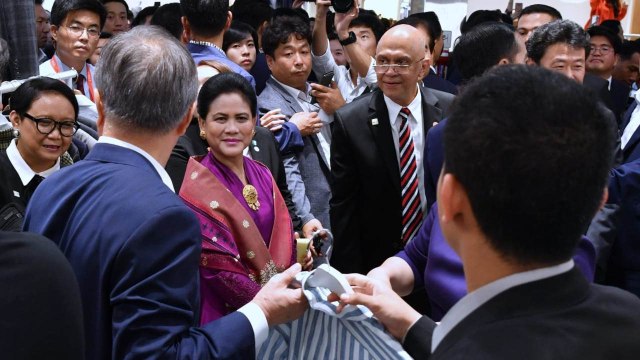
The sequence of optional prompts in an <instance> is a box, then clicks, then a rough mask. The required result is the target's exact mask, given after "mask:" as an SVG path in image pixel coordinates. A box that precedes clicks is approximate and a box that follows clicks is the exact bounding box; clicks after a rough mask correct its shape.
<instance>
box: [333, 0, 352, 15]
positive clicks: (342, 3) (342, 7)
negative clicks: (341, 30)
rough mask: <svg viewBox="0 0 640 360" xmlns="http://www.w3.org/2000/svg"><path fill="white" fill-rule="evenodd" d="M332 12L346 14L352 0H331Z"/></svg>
mask: <svg viewBox="0 0 640 360" xmlns="http://www.w3.org/2000/svg"><path fill="white" fill-rule="evenodd" d="M331 6H333V10H335V12H339V13H346V12H348V11H349V10H351V8H352V7H353V0H331Z"/></svg>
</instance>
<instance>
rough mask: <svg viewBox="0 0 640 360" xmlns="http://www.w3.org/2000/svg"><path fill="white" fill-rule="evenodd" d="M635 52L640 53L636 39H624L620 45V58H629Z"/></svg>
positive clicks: (639, 45)
mask: <svg viewBox="0 0 640 360" xmlns="http://www.w3.org/2000/svg"><path fill="white" fill-rule="evenodd" d="M635 53H640V44H639V43H638V42H636V41H629V40H625V41H623V42H622V46H621V47H620V52H619V53H618V55H619V56H620V60H629V59H631V57H632V56H633V54H635Z"/></svg>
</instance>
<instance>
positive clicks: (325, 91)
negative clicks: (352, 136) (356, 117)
mask: <svg viewBox="0 0 640 360" xmlns="http://www.w3.org/2000/svg"><path fill="white" fill-rule="evenodd" d="M311 89H312V90H311V95H312V96H314V97H315V98H316V100H318V105H320V108H322V110H324V112H326V113H327V114H329V115H333V114H334V113H335V112H336V110H338V109H340V108H341V107H342V106H344V104H346V103H347V102H346V101H345V100H344V98H343V97H342V93H340V90H338V86H337V85H336V82H335V81H332V82H331V87H327V86H322V85H320V84H311Z"/></svg>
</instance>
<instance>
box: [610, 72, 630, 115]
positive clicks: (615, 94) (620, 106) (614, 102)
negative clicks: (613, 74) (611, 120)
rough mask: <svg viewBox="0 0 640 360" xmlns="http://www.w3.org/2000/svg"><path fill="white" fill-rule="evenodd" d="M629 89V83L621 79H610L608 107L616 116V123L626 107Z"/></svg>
mask: <svg viewBox="0 0 640 360" xmlns="http://www.w3.org/2000/svg"><path fill="white" fill-rule="evenodd" d="M629 91H631V87H630V86H629V85H627V84H626V83H624V82H622V81H619V80H616V79H611V90H609V96H610V97H611V106H610V109H611V111H613V114H614V115H615V116H616V120H617V121H618V124H620V120H621V118H622V115H624V111H625V110H626V109H627V101H628V99H629Z"/></svg>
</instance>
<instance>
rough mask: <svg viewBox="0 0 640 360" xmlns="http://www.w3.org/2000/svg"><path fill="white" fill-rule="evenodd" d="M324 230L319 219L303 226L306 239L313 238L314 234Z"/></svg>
mask: <svg viewBox="0 0 640 360" xmlns="http://www.w3.org/2000/svg"><path fill="white" fill-rule="evenodd" d="M322 228H323V227H322V224H321V223H320V221H319V220H318V219H312V220H309V221H307V223H306V224H304V225H302V234H303V235H304V237H305V238H311V237H312V236H313V233H314V232H316V231H318V230H320V229H322Z"/></svg>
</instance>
